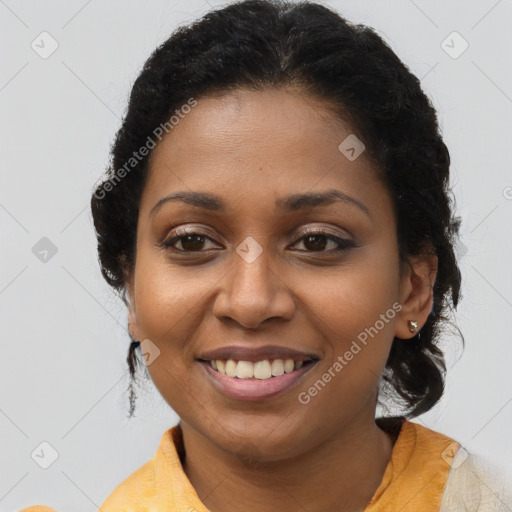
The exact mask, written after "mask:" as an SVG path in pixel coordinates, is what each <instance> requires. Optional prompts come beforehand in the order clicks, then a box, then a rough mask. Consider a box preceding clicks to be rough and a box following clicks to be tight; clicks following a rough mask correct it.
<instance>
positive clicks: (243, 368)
mask: <svg viewBox="0 0 512 512" xmlns="http://www.w3.org/2000/svg"><path fill="white" fill-rule="evenodd" d="M236 376H237V377H238V378H239V379H252V378H253V376H254V365H253V364H252V363H251V362H249V361H238V364H237V365H236Z"/></svg>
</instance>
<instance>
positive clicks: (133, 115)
mask: <svg viewBox="0 0 512 512" xmlns="http://www.w3.org/2000/svg"><path fill="white" fill-rule="evenodd" d="M112 156H113V160H112V165H111V167H110V169H109V172H108V174H107V175H106V176H105V179H104V181H103V183H102V184H101V185H99V186H98V187H97V188H96V190H95V192H94V195H93V197H92V199H91V208H92V213H93V217H94V223H95V228H96V231H97V237H98V251H99V258H100V263H101V266H102V273H103V276H104V277H105V279H106V280H107V282H108V283H109V284H110V285H111V286H112V287H113V288H114V289H116V290H117V291H119V292H120V294H121V297H122V298H123V300H124V301H125V304H126V305H127V306H128V308H129V313H130V316H129V329H130V334H131V337H132V343H131V346H130V351H129V356H128V363H129V366H130V372H131V375H132V379H133V378H135V375H136V369H137V365H138V363H139V361H140V359H142V360H143V361H144V363H145V365H146V367H147V371H148V372H149V375H150V376H151V379H152V381H153V382H154V384H155V386H156V387H157V389H158V390H159V392H160V393H161V395H162V396H163V398H164V399H165V400H166V401H167V403H168V404H169V406H170V407H171V408H172V409H173V410H174V411H175V412H176V413H177V414H178V415H179V417H180V422H179V424H178V425H177V426H175V427H173V428H171V429H169V430H168V431H167V432H165V433H164V435H163V437H162V439H161V442H160V446H159V448H158V451H157V453H156V455H155V457H154V458H153V459H152V460H151V461H149V462H148V463H147V464H145V465H144V466H142V467H141V468H139V469H138V470H137V471H136V472H134V473H133V474H132V475H130V476H128V477H127V478H126V479H125V480H124V481H123V482H122V483H121V484H120V485H119V486H118V487H117V488H116V489H114V491H113V492H112V493H111V495H110V496H109V497H108V498H107V500H106V501H105V502H104V503H103V504H102V506H101V510H102V511H103V512H114V511H115V512H120V511H132V510H133V511H137V512H142V511H162V512H163V511H164V510H165V511H171V510H172V511H178V510H180V511H181V510H182V511H187V510H188V511H200V512H205V511H211V512H220V511H222V512H232V511H239V510H245V511H248V512H249V511H250V512H260V511H269V510H290V511H291V510H293V511H295V510H297V511H302V510H329V511H330V510H332V511H339V512H349V511H350V512H355V511H365V512H377V511H378V512H384V511H385V512H389V511H398V510H400V511H401V512H408V511H414V512H418V511H439V510H441V511H448V510H450V511H451V510H453V511H455V510H456V511H462V510H479V511H484V510H489V511H491V510H492V511H496V510H508V508H506V507H507V506H508V505H507V504H506V502H505V494H504V490H503V489H501V488H500V487H499V485H498V482H497V481H495V480H494V479H489V477H488V476H487V475H486V474H485V473H484V472H483V469H482V468H481V467H480V466H479V464H477V461H476V460H475V458H474V457H473V456H472V455H469V454H468V453H467V451H466V450H464V448H462V447H461V446H460V445H459V443H457V442H456V441H455V440H453V439H450V438H449V437H447V436H445V435H443V434H440V433H438V432H434V431H432V430H430V429H427V428H425V427H422V426H421V425H419V424H417V423H413V422H410V421H409V420H410V419H412V418H414V417H416V416H418V415H420V414H422V413H424V412H426V411H428V410H429V409H431V408H432V407H433V406H434V405H435V404H436V403H437V402H438V400H439V399H440V398H441V396H442V393H443V387H444V372H445V365H444V360H443V354H442V352H441V350H440V349H439V348H438V346H437V345H438V342H439V337H440V334H441V332H442V329H443V326H444V325H445V323H446V322H447V321H448V319H449V313H450V311H451V309H453V308H455V307H456V306H457V303H458V301H459V293H460V282H461V277H460V272H459V269H458V266H457V262H456V258H455V255H454V242H455V240H456V235H457V225H458V224H457V222H456V221H455V219H454V218H453V212H452V201H451V193H450V190H449V165H450V158H449V152H448V150H447V148H446V146H445V144H444V142H443V140H442V137H441V135H440V132H439V128H438V124H437V117H436V113H435V110H434V108H433V107H432V105H431V103H430V101H429V100H428V98H427V96H426V95H425V94H424V92H423V91H422V90H421V86H420V82H419V81H418V79H417V78H416V77H415V76H414V75H412V74H411V73H410V71H409V70H408V69H407V68H406V66H405V65H404V64H403V63H402V62H401V61H400V60H399V58H398V57H397V56H396V55H395V54H394V53H393V51H392V50H391V49H390V48H389V47H388V46H387V45H386V43H385V42H384V41H383V40H382V39H381V38H380V37H379V36H378V35H377V34H376V33H375V32H374V31H373V30H372V29H370V28H368V27H364V26H360V25H358V26H355V25H352V24H350V23H348V22H347V21H346V20H345V19H343V18H342V17H341V16H339V15H338V14H336V13H335V12H333V11H332V10H330V9H328V8H326V7H324V6H321V5H318V4H315V3H309V2H304V3H301V4H298V3H297V4H294V3H277V2H270V1H265V0H249V1H245V2H240V3H236V4H231V5H229V6H228V7H225V8H222V9H218V10H216V11H213V12H210V13H208V14H207V15H206V16H204V18H203V19H201V20H199V21H198V22H196V23H193V24H191V25H190V26H188V27H182V28H179V29H178V30H177V31H176V32H175V33H174V34H173V35H172V36H171V38H170V39H169V40H167V41H166V42H165V43H164V44H163V45H162V46H160V47H159V48H158V49H157V50H156V51H155V52H154V53H153V54H152V55H151V57H150V58H149V60H148V61H147V62H146V64H145V66H144V68H143V70H142V72H141V74H140V76H139V77H138V79H137V80H136V82H135V84H134V86H133V90H132V94H131V97H130V102H129V108H128V111H127V114H126V117H125V119H124V121H123V124H122V127H121V129H120V130H119V132H118V134H117V138H116V141H115V144H114V146H113V148H112ZM125 293H126V295H125ZM384 398H387V400H393V399H395V401H396V402H397V403H398V404H399V405H401V407H402V410H403V415H402V416H399V417H388V418H377V419H376V407H377V404H378V403H379V401H380V400H382V399H384ZM130 404H131V409H130V414H133V412H134V406H135V394H134V393H133V389H132V394H131V403H130ZM26 510H32V509H26ZM33 510H36V508H33Z"/></svg>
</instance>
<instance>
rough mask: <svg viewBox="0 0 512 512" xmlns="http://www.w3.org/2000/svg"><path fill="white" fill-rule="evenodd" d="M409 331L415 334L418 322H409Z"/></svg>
mask: <svg viewBox="0 0 512 512" xmlns="http://www.w3.org/2000/svg"><path fill="white" fill-rule="evenodd" d="M408 324H409V331H411V332H416V331H417V329H418V322H413V321H412V320H409V322H408Z"/></svg>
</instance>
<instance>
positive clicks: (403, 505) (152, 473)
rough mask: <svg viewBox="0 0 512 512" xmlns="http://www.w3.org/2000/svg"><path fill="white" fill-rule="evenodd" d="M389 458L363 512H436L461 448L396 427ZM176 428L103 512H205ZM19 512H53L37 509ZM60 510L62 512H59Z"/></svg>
mask: <svg viewBox="0 0 512 512" xmlns="http://www.w3.org/2000/svg"><path fill="white" fill-rule="evenodd" d="M398 429H399V432H398V437H397V439H396V441H395V443H394V446H393V450H392V454H391V459H390V461H389V463H388V465H387V467H386V471H385V472H384V476H383V478H382V481H381V483H380V485H379V487H378V489H377V490H376V492H375V494H374V496H373V498H372V500H371V502H370V503H369V504H368V506H367V507H366V509H365V512H390V511H397V510H400V512H418V511H429V512H437V511H439V510H440V507H441V501H442V498H443V491H444V488H445V485H446V481H447V479H448V475H449V472H450V467H451V466H450V464H451V462H452V460H453V458H454V455H455V453H456V451H457V450H458V448H459V447H460V445H459V444H458V443H457V442H455V441H454V440H453V439H451V438H449V437H447V436H445V435H444V434H440V433H439V432H435V431H433V430H430V429H428V428H426V427H423V426H421V425H419V424H417V423H412V422H409V421H407V420H404V421H403V423H401V426H398ZM180 453H183V442H182V436H181V429H180V427H179V425H176V426H174V427H172V428H170V429H169V430H167V431H166V432H165V433H164V435H163V436H162V439H161V441H160V445H159V447H158V450H157V452H156V454H155V456H154V457H153V458H152V459H151V460H149V461H148V462H147V463H146V464H144V465H143V466H141V467H140V468H139V469H137V470H136V471H135V472H134V473H132V474H131V475H130V476H129V477H128V478H126V479H125V480H124V481H122V482H121V483H120V484H119V485H118V486H117V487H116V488H115V489H114V491H113V492H112V494H111V495H110V496H109V497H108V498H107V500H106V501H105V502H104V503H103V504H102V505H101V507H100V510H101V511H102V512H174V511H187V510H191V511H194V512H209V511H208V509H207V508H206V506H205V505H204V504H203V503H202V502H201V500H200V499H199V497H198V495H197V494H196V491H195V489H194V488H193V487H192V484H191V483H190V481H189V480H188V478H187V476H186V474H185V472H184V471H183V467H182V465H181V462H180V456H179V454H180ZM19 512H56V511H55V510H54V509H52V508H49V507H43V506H40V505H35V506H31V507H28V508H24V509H22V510H20V511H19ZM62 512H64V511H62Z"/></svg>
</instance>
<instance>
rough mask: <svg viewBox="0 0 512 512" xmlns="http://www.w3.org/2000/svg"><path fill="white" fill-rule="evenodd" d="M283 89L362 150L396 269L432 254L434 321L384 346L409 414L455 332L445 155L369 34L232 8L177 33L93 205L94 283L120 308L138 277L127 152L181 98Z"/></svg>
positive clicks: (440, 380) (328, 14) (310, 14)
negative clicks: (389, 202) (328, 113)
mask: <svg viewBox="0 0 512 512" xmlns="http://www.w3.org/2000/svg"><path fill="white" fill-rule="evenodd" d="M286 86H288V87H293V88H295V89H298V90H300V91H302V92H304V93H307V94H311V95H313V96H314V97H318V98H320V99H322V100H324V101H325V102H328V104H329V105H331V108H332V110H333V112H335V113H336V114H337V115H338V116H339V118H340V119H342V120H345V121H348V122H349V123H350V126H351V129H352V130H353V131H354V133H355V134H357V136H358V137H359V138H360V139H361V140H363V141H364V143H365V146H366V150H365V151H366V152H365V154H366V155H367V156H368V157H369V158H370V159H371V161H372V162H373V163H374V166H375V169H376V173H377V176H378V177H379V178H381V179H382V180H383V183H384V184H385V185H386V186H387V187H388V188H389V191H390V192H391V194H392V197H393V201H394V208H395V212H396V218H397V237H398V244H399V254H400V258H401V262H402V263H404V262H407V257H408V256H413V255H418V254H424V253H426V252H432V253H434V254H435V255H437V258H438V272H437V278H436V281H435V285H434V289H433V295H434V300H433V308H432V311H431V314H430V315H429V317H428V319H427V322H426V323H425V325H424V326H423V328H422V329H421V333H418V334H417V335H416V336H414V338H412V339H411V340H409V341H408V342H404V341H400V340H397V339H395V340H394V341H393V344H392V348H391V351H390V355H389V358H388V360H387V363H386V367H385V369H384V373H383V375H382V379H381V384H383V386H382V388H381V392H382V391H383V390H386V391H385V394H389V395H390V396H392V397H393V398H394V399H396V400H398V402H399V403H400V404H401V405H402V406H405V408H406V412H405V415H406V416H408V417H414V416H418V415H420V414H422V413H424V412H426V411H428V410H429V409H430V408H432V407H433V406H434V405H435V404H436V403H437V401H438V400H439V399H440V398H441V396H442V394H443V391H444V378H445V373H446V365H445V362H444V356H443V352H442V351H441V349H440V348H439V347H438V344H439V341H440V336H441V334H442V333H441V327H442V326H444V325H447V324H450V325H453V324H451V322H450V320H449V318H448V316H447V313H448V312H450V313H452V312H453V309H454V308H456V307H457V304H458V301H459V293H460V284H461V275H460V271H459V268H458V264H457V260H456V257H455V253H454V243H455V241H456V240H455V239H456V236H457V234H458V228H459V223H458V221H457V219H456V218H454V216H453V213H452V209H453V208H454V205H453V202H454V199H453V194H452V193H451V190H450V188H449V167H450V156H449V152H448V149H447V147H446V145H445V144H444V142H443V139H442V137H441V134H440V130H439V127H438V122H437V115H436V111H435V109H434V107H433V106H432V104H431V102H430V100H429V99H428V98H427V96H426V95H425V93H424V92H423V91H422V88H421V85H420V81H419V80H418V78H417V77H416V76H414V75H413V74H412V73H411V72H410V70H409V69H408V68H407V66H405V65H404V63H402V62H401V60H400V59H399V58H398V57H397V55H396V54H395V53H394V52H393V51H392V50H391V48H390V47H389V46H388V45H387V44H386V43H385V42H384V41H383V39H382V38H381V37H380V36H379V35H378V34H377V33H376V32H375V31H374V30H373V29H372V28H370V27H367V26H365V25H360V24H359V25H355V24H352V23H350V22H348V21H347V20H345V19H344V18H343V17H342V16H340V15H339V14H338V13H336V12H334V11H333V10H331V9H329V8H327V7H325V6H323V5H320V4H317V3H312V2H297V3H296V2H293V3H292V2H285V1H275V2H273V1H268V0H247V1H241V2H237V3H233V4H230V5H228V6H227V7H224V8H222V9H218V10H214V11H211V12H208V13H207V14H206V15H205V16H204V17H203V18H201V19H199V20H197V21H195V22H193V23H191V24H190V25H188V26H183V27H180V28H178V29H177V30H176V31H175V32H174V33H173V34H172V35H171V37H170V38H169V39H168V40H167V41H165V42H164V43H163V44H162V45H161V46H159V47H158V48H157V49H156V50H155V51H154V52H153V53H152V55H151V56H150V57H149V59H148V60H147V62H146V63H145V64H144V67H143V69H142V71H141V73H140V75H139V76H138V78H137V79H136V81H135V83H134V85H133V89H132V91H131V95H130V100H129V105H128V109H127V112H126V115H125V117H124V119H123V122H122V126H121V128H120V129H119V131H118V132H117V134H116V138H115V141H114V143H113V145H112V148H111V161H110V164H109V166H108V169H107V172H106V174H105V176H103V181H102V182H101V183H100V184H99V185H97V186H96V187H95V190H94V193H93V195H92V198H91V209H92V215H93V219H94V226H95V229H96V232H97V239H98V255H99V262H100V267H101V272H102V275H103V276H104V278H105V279H106V281H107V282H108V283H109V285H111V286H112V287H113V288H114V290H115V291H116V292H118V293H120V296H121V299H122V300H123V302H124V303H125V305H127V306H128V302H127V300H126V288H125V283H126V281H125V278H126V276H127V273H128V272H129V273H132V272H133V271H134V268H135V247H136V233H137V221H138V211H139V202H140V198H141V194H142V191H143V188H144V185H145V181H146V176H147V171H148V158H149V155H150V154H151V152H150V151H149V153H148V152H147V151H146V153H148V154H146V155H145V156H143V157H138V158H137V159H136V160H135V159H134V152H135V151H137V150H138V149H139V148H143V147H147V146H148V141H150V140H152V136H153V135H156V134H157V133H160V132H161V131H162V130H161V129H160V132H158V131H157V130H155V128H156V127H159V126H162V125H163V123H166V122H168V120H169V119H170V116H172V115H173V113H174V112H177V113H179V111H178V110H177V109H179V108H180V107H182V106H183V105H185V104H187V102H190V98H200V97H201V95H206V94H208V95H210V94H214V93H225V92H229V91H231V90H234V89H237V88H241V87H244V88H251V89H253V90H262V89H264V88H272V87H286ZM166 131H167V130H166ZM153 145H154V144H153ZM141 154H143V152H142V151H141ZM127 162H131V164H130V165H131V166H132V169H127V168H126V163H127ZM123 169H124V172H122V170H123ZM116 170H117V171H116ZM129 336H130V339H131V344H130V348H129V353H128V358H127V361H128V365H129V371H130V375H131V381H130V417H131V416H132V414H133V411H134V402H135V394H134V391H133V381H134V378H135V376H136V367H137V365H143V363H142V362H141V354H140V343H139V341H137V340H134V339H133V338H132V337H131V334H129ZM137 349H138V350H137ZM146 372H147V370H146ZM146 375H147V373H146Z"/></svg>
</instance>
